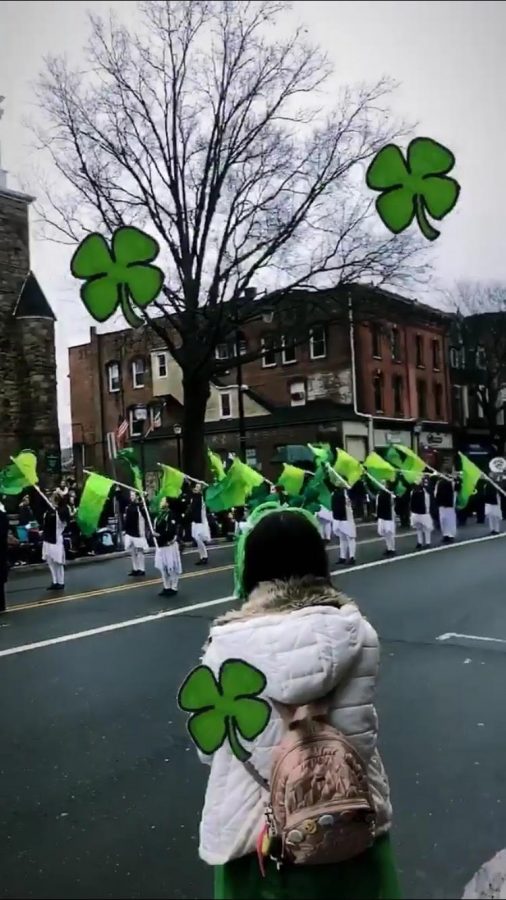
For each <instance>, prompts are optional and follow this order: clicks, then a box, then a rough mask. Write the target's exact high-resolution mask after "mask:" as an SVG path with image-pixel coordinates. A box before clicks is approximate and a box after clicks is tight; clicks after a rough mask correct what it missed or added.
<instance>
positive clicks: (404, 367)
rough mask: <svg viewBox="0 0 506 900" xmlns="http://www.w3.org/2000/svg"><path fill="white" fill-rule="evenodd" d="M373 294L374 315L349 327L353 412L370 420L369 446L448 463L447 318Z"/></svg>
mask: <svg viewBox="0 0 506 900" xmlns="http://www.w3.org/2000/svg"><path fill="white" fill-rule="evenodd" d="M375 293H376V296H377V300H378V306H379V311H378V312H379V314H378V315H373V316H372V317H371V318H370V319H368V320H366V321H361V322H359V323H358V324H357V325H356V327H355V352H356V357H357V360H360V363H359V364H358V365H357V394H358V400H359V408H360V410H361V411H362V412H364V413H367V414H369V415H370V416H372V417H373V418H374V439H375V445H376V446H379V447H381V446H384V445H386V444H388V443H389V441H398V442H400V443H403V444H407V445H408V446H411V447H413V448H415V449H417V450H419V451H420V453H421V454H422V455H425V456H426V457H427V461H428V462H431V460H434V461H435V462H438V463H439V462H441V460H442V459H444V458H447V459H449V458H450V457H451V456H452V450H453V425H452V388H451V383H450V374H449V365H448V358H449V348H448V332H449V326H450V317H449V316H448V315H447V314H445V313H443V312H441V311H440V310H437V309H434V308H433V307H431V306H427V305H426V304H423V303H418V302H414V301H407V300H405V299H404V298H402V297H399V296H398V295H394V294H392V293H390V292H386V291H377V292H375ZM433 464H434V462H433Z"/></svg>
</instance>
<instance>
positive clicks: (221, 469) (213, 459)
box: [207, 449, 225, 481]
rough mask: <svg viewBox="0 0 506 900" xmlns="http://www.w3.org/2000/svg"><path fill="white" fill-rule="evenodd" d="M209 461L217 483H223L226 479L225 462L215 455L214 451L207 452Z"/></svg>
mask: <svg viewBox="0 0 506 900" xmlns="http://www.w3.org/2000/svg"><path fill="white" fill-rule="evenodd" d="M207 459H208V461H209V468H210V470H211V474H212V476H213V478H214V479H215V481H221V480H222V479H223V478H225V466H224V465H223V460H222V458H221V456H219V455H218V453H213V451H212V450H209V449H208V450H207Z"/></svg>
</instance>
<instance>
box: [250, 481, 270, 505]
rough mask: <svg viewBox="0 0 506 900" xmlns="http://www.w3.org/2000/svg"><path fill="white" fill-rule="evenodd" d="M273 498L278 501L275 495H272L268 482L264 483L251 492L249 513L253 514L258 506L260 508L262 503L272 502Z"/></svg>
mask: <svg viewBox="0 0 506 900" xmlns="http://www.w3.org/2000/svg"><path fill="white" fill-rule="evenodd" d="M271 497H272V498H273V499H276V498H275V497H274V496H273V495H271V492H270V488H269V485H268V484H267V482H266V481H262V484H259V485H257V487H254V488H253V490H252V491H251V494H250V495H249V497H248V500H247V507H248V512H250V513H252V512H253V510H254V509H256V508H257V506H260V505H261V504H262V503H265V502H266V500H270V499H271Z"/></svg>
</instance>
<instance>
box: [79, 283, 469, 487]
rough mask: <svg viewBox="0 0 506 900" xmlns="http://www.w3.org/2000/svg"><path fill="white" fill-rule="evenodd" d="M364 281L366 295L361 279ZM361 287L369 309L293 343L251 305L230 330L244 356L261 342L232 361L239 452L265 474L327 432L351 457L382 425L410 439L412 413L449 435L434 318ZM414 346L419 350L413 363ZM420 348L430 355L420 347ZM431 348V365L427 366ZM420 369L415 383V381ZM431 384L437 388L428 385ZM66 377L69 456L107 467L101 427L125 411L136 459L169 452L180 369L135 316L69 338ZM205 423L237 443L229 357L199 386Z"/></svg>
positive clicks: (177, 415) (223, 353)
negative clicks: (80, 339)
mask: <svg viewBox="0 0 506 900" xmlns="http://www.w3.org/2000/svg"><path fill="white" fill-rule="evenodd" d="M361 290H362V291H363V290H364V289H361ZM366 290H367V294H368V296H369V297H370V295H371V290H370V289H366ZM372 295H373V300H374V303H373V307H374V310H375V312H374V315H371V318H370V320H366V319H365V318H364V316H363V315H362V314H361V316H360V323H358V324H356V325H355V327H354V328H353V327H352V328H350V324H349V322H348V314H347V311H346V305H345V307H344V309H345V314H344V315H342V316H340V317H339V320H338V321H334V322H327V324H320V325H316V324H315V325H314V327H313V328H312V329H310V330H309V333H308V334H307V335H306V336H305V339H299V338H298V339H297V341H296V342H295V343H290V339H289V338H288V336H287V337H286V339H284V338H283V336H282V335H281V336H280V335H279V334H277V335H276V338H275V339H274V335H273V331H272V326H269V325H267V324H264V323H263V322H262V321H261V317H259V320H258V322H254V323H252V324H251V325H250V326H249V327H248V329H247V333H245V334H242V335H240V336H239V343H240V347H241V351H242V353H243V354H245V359H247V354H250V353H251V352H254V353H258V354H261V356H259V358H257V359H255V360H253V361H251V362H244V364H243V366H242V384H243V396H244V415H245V430H246V444H247V449H246V455H247V459H248V461H249V462H251V463H252V464H255V465H257V466H259V467H260V468H261V469H262V471H263V472H264V473H265V474H266V475H267V476H275V475H277V473H278V472H279V463H280V462H283V461H293V462H299V463H304V462H305V461H306V460H308V458H310V454H308V452H307V449H306V448H305V445H306V443H307V442H308V441H309V442H311V441H316V440H329V441H331V442H334V443H336V444H338V445H340V446H343V447H345V448H347V449H348V450H349V451H350V452H352V453H355V454H356V455H357V456H359V457H360V458H364V456H365V455H366V453H367V450H368V448H369V446H370V445H371V444H375V445H381V444H384V443H386V442H387V441H388V439H389V437H391V439H393V440H402V441H403V442H404V443H409V444H410V445H413V444H414V442H415V441H416V437H415V432H416V431H417V430H418V429H416V428H415V425H416V423H417V420H418V419H419V418H423V419H424V420H425V421H424V423H423V429H424V430H422V433H421V436H420V437H421V443H422V444H423V443H424V442H426V443H427V444H428V445H429V444H431V443H434V445H436V446H439V445H441V444H442V445H443V446H446V445H448V447H451V433H450V426H449V423H448V377H447V366H446V344H445V340H446V338H445V331H444V329H445V320H444V318H443V317H441V316H439V315H438V313H437V312H436V311H434V310H431V309H430V308H429V307H423V306H422V305H421V304H417V303H413V302H412V301H406V300H404V299H403V298H399V297H397V296H395V295H392V294H387V293H386V292H384V291H373V292H372ZM385 313H388V318H385ZM396 323H398V324H396ZM376 327H379V333H380V338H379V341H380V343H379V345H378V346H377V347H376V345H375V350H377V351H378V353H377V354H376V357H374V356H373V354H372V349H371V348H372V344H371V340H372V338H371V335H372V334H373V330H374V329H376ZM392 328H394V329H397V331H396V334H397V335H399V337H398V338H397V337H396V338H395V341H400V347H401V348H402V352H401V353H399V356H400V358H399V360H398V359H392V353H391V350H390V349H389V348H390V343H389V341H394V338H392V336H391V335H392ZM374 333H376V332H375V331H374ZM419 338H420V339H421V344H420V340H419ZM436 341H437V346H438V350H436V349H435V344H434V343H433V342H436ZM393 346H394V344H392V347H393ZM420 346H421V347H422V348H423V351H422V352H423V353H427V357H425V356H424V357H423V359H422V358H420V359H419V360H418V363H419V364H417V358H416V352H418V351H420ZM395 351H396V353H397V343H395ZM380 353H381V356H379V354H380ZM431 353H434V354H438V353H439V356H437V358H436V356H434V357H431V356H430V354H431ZM216 354H217V356H218V357H219V359H220V360H222V361H226V360H227V359H228V358H229V357H230V358H231V357H233V356H234V354H235V347H232V346H230V345H229V344H227V343H222V344H219V345H218V347H217V348H216ZM431 360H432V361H433V362H434V363H437V366H436V368H434V367H433V366H432V367H431V364H430V362H431ZM378 371H379V373H380V376H381V378H382V379H383V382H382V383H383V385H384V395H383V396H384V399H383V398H382V406H384V408H382V409H380V408H376V407H375V394H374V389H373V387H372V386H373V385H375V384H376V382H375V381H374V379H375V378H377V377H378ZM354 373H355V374H354ZM395 377H397V378H399V377H402V379H403V383H404V382H405V385H406V387H405V394H404V393H403V392H401V393H402V406H401V405H400V404H399V403H398V401H399V397H398V396H396V397H394V395H393V391H394V384H398V383H397V382H394V381H393V380H392V379H394V378H395ZM422 379H423V380H424V381H425V383H426V389H425V394H423V389H421V388H420V384H421V382H422ZM439 384H441V385H442V393H441V391H440V389H439V388H438V387H436V385H439ZM70 385H71V403H72V422H73V440H74V445H75V446H76V449H77V451H78V452H77V454H76V457H77V459H78V460H80V461H81V462H83V463H84V464H85V465H93V466H96V467H97V468H102V469H110V467H111V465H112V464H111V461H110V459H109V455H110V453H109V451H110V449H111V446H112V444H113V443H114V438H113V435H114V432H115V431H116V429H117V428H118V425H119V423H121V422H122V421H123V420H126V421H127V422H128V426H129V433H130V435H132V436H133V440H134V441H135V440H137V441H138V443H139V450H140V453H141V455H142V456H143V457H144V463H145V466H146V469H147V470H148V471H156V462H157V461H160V460H164V461H167V462H170V463H172V464H176V465H177V464H178V462H179V460H180V449H181V447H180V445H181V440H182V439H183V438H184V436H183V435H181V433H180V432H181V428H180V424H179V423H180V421H181V409H182V402H183V392H182V379H181V371H180V369H179V366H178V365H177V364H176V362H175V361H174V360H173V359H172V357H171V356H170V354H169V352H168V351H167V350H166V349H165V348H163V347H161V346H160V344H159V339H158V338H157V337H156V336H155V335H153V334H152V333H151V332H150V331H148V330H146V329H145V328H141V329H138V330H137V331H132V330H131V329H126V330H124V331H119V332H110V333H104V334H99V333H97V331H96V329H95V328H92V329H91V335H90V342H89V343H88V344H84V345H81V346H79V347H72V348H71V349H70ZM395 389H396V390H397V391H399V388H398V387H396V388H395ZM417 390H418V391H420V398H421V399H422V400H423V397H424V396H425V399H426V406H425V408H423V407H420V410H421V411H422V412H423V410H424V409H425V416H423V415H420V414H419V412H420V410H419V408H418V407H417V406H416V405H415V400H416V398H417V394H416V392H417ZM434 392H435V393H434ZM433 394H434V397H433ZM435 398H437V399H435ZM396 402H397V403H398V406H397V407H396V406H395V403H396ZM437 404H439V405H437ZM144 408H145V410H146V413H147V422H146V421H143V420H140V419H137V411H138V410H143V409H144ZM396 411H397V413H398V416H397V415H396ZM397 418H401V419H402V421H401V422H399V421H397ZM420 425H421V423H420ZM147 432H149V433H147ZM206 432H207V439H208V443H209V445H210V446H211V447H212V448H213V449H216V450H218V451H220V452H226V451H232V452H237V451H238V450H239V436H238V435H239V420H238V385H237V371H236V370H235V369H233V368H231V370H230V371H229V372H227V373H226V374H225V375H224V376H223V377H222V378H221V379H220V380H219V381H216V382H215V383H214V384H213V385H212V386H211V396H210V398H209V402H208V405H207V413H206ZM146 434H147V436H146ZM143 436H144V437H143Z"/></svg>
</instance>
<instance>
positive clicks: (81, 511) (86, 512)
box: [76, 472, 114, 537]
mask: <svg viewBox="0 0 506 900" xmlns="http://www.w3.org/2000/svg"><path fill="white" fill-rule="evenodd" d="M112 487H114V481H111V479H110V478H106V477H105V475H98V474H97V473H96V472H93V473H92V474H91V475H88V478H87V479H86V484H85V485H84V490H83V493H82V496H81V500H80V503H79V506H78V509H77V515H76V521H77V524H78V526H79V528H80V530H81V531H82V533H83V534H84V535H85V537H91V535H92V534H94V533H95V531H96V530H97V528H98V523H99V522H100V516H101V515H102V510H103V508H104V506H105V503H106V500H107V498H108V496H109V494H110V491H111V488H112Z"/></svg>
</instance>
